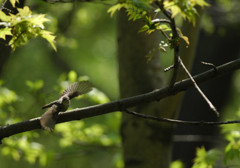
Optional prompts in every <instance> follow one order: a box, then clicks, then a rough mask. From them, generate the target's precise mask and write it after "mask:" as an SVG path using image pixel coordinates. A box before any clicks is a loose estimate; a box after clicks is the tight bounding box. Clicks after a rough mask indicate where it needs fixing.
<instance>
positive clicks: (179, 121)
mask: <svg viewBox="0 0 240 168" xmlns="http://www.w3.org/2000/svg"><path fill="white" fill-rule="evenodd" d="M124 112H126V113H128V114H131V115H134V116H137V117H140V118H145V119H149V120H154V121H160V122H168V123H173V124H188V125H215V126H216V125H225V124H237V123H240V120H233V121H184V120H175V119H170V118H160V117H155V116H152V115H147V114H142V113H137V112H135V111H129V110H127V109H126V110H124Z"/></svg>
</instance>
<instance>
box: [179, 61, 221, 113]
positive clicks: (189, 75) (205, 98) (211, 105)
mask: <svg viewBox="0 0 240 168" xmlns="http://www.w3.org/2000/svg"><path fill="white" fill-rule="evenodd" d="M178 60H179V63H180V65H181V66H182V68H183V69H184V71H185V72H186V73H187V75H188V77H189V78H190V79H191V81H192V82H193V85H194V87H195V88H196V89H197V91H198V92H199V93H200V95H201V96H202V97H203V99H204V100H205V101H206V102H207V104H208V105H209V107H210V108H211V109H212V111H214V112H215V114H216V115H217V117H219V112H218V111H217V109H216V107H215V106H214V105H213V104H212V102H211V101H210V100H209V99H208V98H207V96H206V95H205V94H204V93H203V92H202V90H201V89H200V88H199V86H198V85H197V83H196V81H195V80H194V79H193V77H192V75H191V74H190V72H189V71H188V70H187V68H186V67H185V65H184V63H183V61H182V59H181V57H178ZM215 68H216V67H215ZM214 70H215V71H217V69H214Z"/></svg>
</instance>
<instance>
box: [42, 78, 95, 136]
mask: <svg viewBox="0 0 240 168" xmlns="http://www.w3.org/2000/svg"><path fill="white" fill-rule="evenodd" d="M91 90H92V84H91V83H90V82H89V81H82V82H75V83H73V84H72V85H70V86H69V87H68V88H67V89H66V90H64V92H63V93H62V94H61V96H60V98H59V99H58V100H55V101H53V102H51V103H49V104H46V105H44V106H43V107H42V109H45V108H49V107H50V108H49V109H48V110H47V111H46V112H45V113H44V114H43V115H42V116H41V118H40V123H41V126H42V127H43V128H44V129H46V130H49V131H53V130H54V126H55V123H56V121H57V117H58V113H59V112H64V111H66V110H67V109H68V107H69V105H70V100H71V99H72V98H74V97H77V96H79V95H82V94H85V93H88V92H90V91H91Z"/></svg>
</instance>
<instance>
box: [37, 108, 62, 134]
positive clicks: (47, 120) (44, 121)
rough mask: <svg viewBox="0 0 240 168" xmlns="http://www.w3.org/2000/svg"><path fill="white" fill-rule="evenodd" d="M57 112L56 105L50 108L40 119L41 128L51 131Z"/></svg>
mask: <svg viewBox="0 0 240 168" xmlns="http://www.w3.org/2000/svg"><path fill="white" fill-rule="evenodd" d="M58 113H59V111H57V105H53V106H51V108H49V109H48V110H47V111H46V112H45V113H44V114H43V115H42V116H41V118H40V123H41V126H42V128H44V129H46V130H48V131H53V130H54V126H55V124H56V121H57V117H58Z"/></svg>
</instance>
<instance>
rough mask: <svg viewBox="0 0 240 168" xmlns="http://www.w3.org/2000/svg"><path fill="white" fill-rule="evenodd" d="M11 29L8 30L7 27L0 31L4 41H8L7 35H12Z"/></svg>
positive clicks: (0, 36)
mask: <svg viewBox="0 0 240 168" xmlns="http://www.w3.org/2000/svg"><path fill="white" fill-rule="evenodd" d="M11 30H12V29H11V28H8V27H6V28H3V29H0V38H2V39H4V40H6V36H7V35H10V36H11V35H12V32H11Z"/></svg>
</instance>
